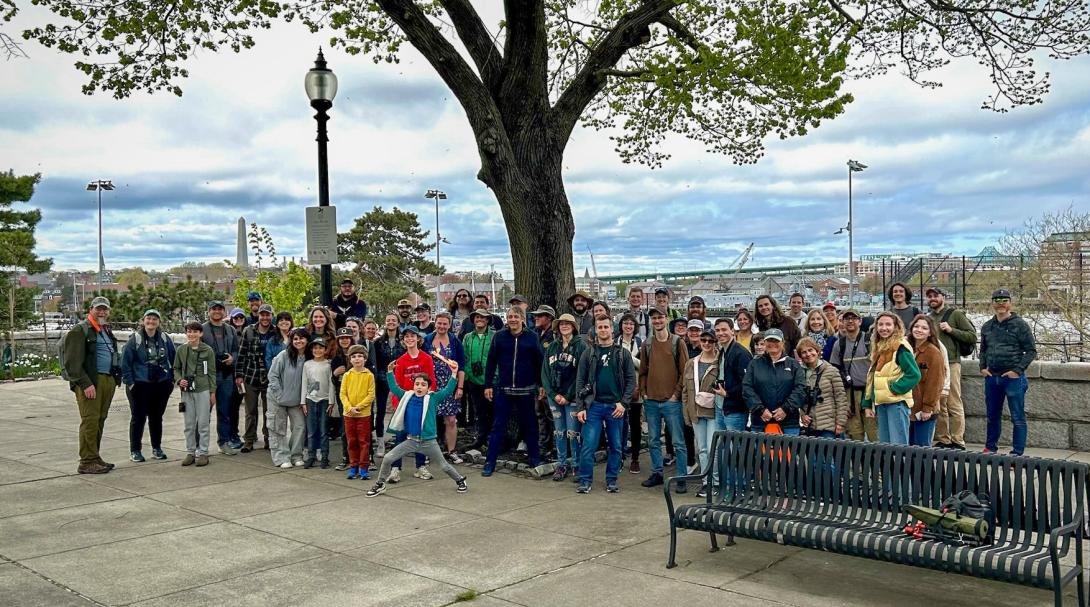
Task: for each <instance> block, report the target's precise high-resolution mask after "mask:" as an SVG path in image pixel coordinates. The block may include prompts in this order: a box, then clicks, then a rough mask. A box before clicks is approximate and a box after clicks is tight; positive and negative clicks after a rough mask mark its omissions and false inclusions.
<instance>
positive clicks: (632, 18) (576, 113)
mask: <svg viewBox="0 0 1090 607" xmlns="http://www.w3.org/2000/svg"><path fill="white" fill-rule="evenodd" d="M678 4H679V1H678V0H644V1H643V2H642V3H641V4H640V6H639V7H637V8H635V9H633V10H631V11H629V12H628V13H625V15H624V16H622V17H621V18H620V19H618V20H617V24H616V25H614V26H613V29H612V30H610V32H609V34H608V35H607V36H605V37H604V38H602V40H601V41H600V42H599V43H598V44H597V45H595V47H594V49H593V50H592V51H591V52H590V55H589V56H588V57H587V60H586V62H585V63H584V64H583V67H582V69H580V70H579V73H577V74H576V75H575V78H574V79H572V82H571V84H569V85H568V88H567V89H566V90H565V91H564V93H563V94H561V95H560V98H559V99H558V100H557V102H556V105H555V106H554V107H553V109H552V110H551V114H552V117H553V120H554V121H555V124H556V128H557V140H558V141H561V142H567V141H568V138H569V137H570V136H571V132H572V130H573V129H574V128H575V125H576V123H577V122H578V121H579V117H580V116H581V115H582V114H583V110H585V109H586V107H587V105H588V104H590V102H591V101H593V100H594V97H595V96H597V95H598V93H600V92H601V91H602V89H603V88H605V85H606V82H607V73H606V71H607V70H609V69H611V68H613V66H615V65H617V62H618V61H620V60H621V57H623V56H624V54H625V53H626V52H628V50H629V49H632V48H635V47H637V46H639V45H641V44H644V43H645V42H647V40H648V37H649V35H650V34H649V31H648V27H649V26H650V25H651V24H652V23H656V22H661V20H662V18H663V17H664V16H667V15H668V14H669V12H670V11H671V10H672V9H673V8H674V7H676V6H677V5H678Z"/></svg>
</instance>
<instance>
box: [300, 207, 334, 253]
mask: <svg viewBox="0 0 1090 607" xmlns="http://www.w3.org/2000/svg"><path fill="white" fill-rule="evenodd" d="M307 263H308V264H310V265H312V266H319V265H323V264H335V263H337V207H333V206H329V207H307Z"/></svg>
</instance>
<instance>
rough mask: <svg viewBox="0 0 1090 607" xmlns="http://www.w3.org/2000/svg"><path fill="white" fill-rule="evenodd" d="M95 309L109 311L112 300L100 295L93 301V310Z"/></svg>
mask: <svg viewBox="0 0 1090 607" xmlns="http://www.w3.org/2000/svg"><path fill="white" fill-rule="evenodd" d="M94 308H106V309H107V310H109V309H110V300H109V299H106V298H105V297H102V296H101V295H99V296H98V297H96V298H94V299H92V300H91V309H94Z"/></svg>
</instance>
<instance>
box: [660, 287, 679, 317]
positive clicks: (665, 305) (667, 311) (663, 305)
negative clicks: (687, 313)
mask: <svg viewBox="0 0 1090 607" xmlns="http://www.w3.org/2000/svg"><path fill="white" fill-rule="evenodd" d="M670 295H671V294H670V289H668V288H666V287H665V286H662V287H655V305H654V307H655V308H658V310H659V311H660V312H662V313H663V315H665V316H666V320H667V321H674V320H676V319H678V318H681V312H678V311H677V310H675V309H673V308H671V307H670Z"/></svg>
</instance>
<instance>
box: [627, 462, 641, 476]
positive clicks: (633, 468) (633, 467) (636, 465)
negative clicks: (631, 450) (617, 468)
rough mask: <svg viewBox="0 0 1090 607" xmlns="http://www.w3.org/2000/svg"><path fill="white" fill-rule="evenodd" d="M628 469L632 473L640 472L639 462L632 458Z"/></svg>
mask: <svg viewBox="0 0 1090 607" xmlns="http://www.w3.org/2000/svg"><path fill="white" fill-rule="evenodd" d="M628 471H629V472H631V473H632V474H639V473H640V462H639V461H637V460H632V465H631V466H629V467H628Z"/></svg>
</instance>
